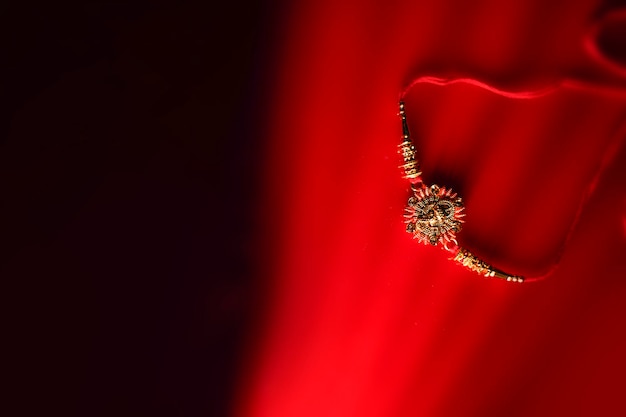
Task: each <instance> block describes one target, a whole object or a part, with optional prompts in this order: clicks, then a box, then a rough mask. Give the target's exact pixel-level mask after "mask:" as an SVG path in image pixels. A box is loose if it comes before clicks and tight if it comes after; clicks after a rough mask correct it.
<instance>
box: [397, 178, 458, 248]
mask: <svg viewBox="0 0 626 417" xmlns="http://www.w3.org/2000/svg"><path fill="white" fill-rule="evenodd" d="M463 210H465V207H463V200H462V199H461V198H460V197H458V196H457V194H456V193H455V192H453V191H452V190H451V189H446V187H439V186H438V185H431V186H430V187H426V186H425V185H422V186H421V187H420V188H413V195H412V196H411V197H409V200H408V201H407V207H406V209H405V212H406V213H405V215H404V218H405V220H404V222H405V223H406V231H407V232H408V233H412V234H413V238H414V239H417V240H418V242H420V243H429V244H431V245H437V244H440V245H442V246H443V247H444V249H446V250H448V251H449V250H450V249H451V248H453V247H454V246H458V243H457V241H456V233H457V232H459V231H461V223H463V217H465V214H464V213H463ZM452 245H454V246H452Z"/></svg>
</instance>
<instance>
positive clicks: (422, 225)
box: [399, 102, 524, 282]
mask: <svg viewBox="0 0 626 417" xmlns="http://www.w3.org/2000/svg"><path fill="white" fill-rule="evenodd" d="M400 117H401V119H402V143H401V144H400V145H399V148H400V150H399V152H400V153H401V154H402V157H403V164H402V165H401V166H400V168H402V169H403V171H404V178H406V179H407V180H409V182H410V183H411V189H412V195H411V196H410V197H409V199H408V201H407V207H406V208H405V214H404V222H405V223H406V231H407V233H410V234H412V235H413V238H414V239H417V241H418V242H420V243H423V244H426V245H433V246H440V247H441V248H443V249H445V250H446V251H447V252H450V253H452V254H454V256H453V257H452V258H451V260H453V261H455V262H456V263H457V264H459V265H462V266H464V267H465V268H467V269H469V270H471V271H474V272H476V273H478V274H481V275H484V276H486V277H495V278H501V279H505V280H507V281H511V282H524V278H523V277H520V276H516V275H510V274H506V273H504V272H502V271H499V270H497V269H495V268H493V267H491V266H490V265H488V264H487V263H486V262H484V261H482V260H480V259H479V258H478V257H476V255H474V254H472V253H471V252H470V251H468V250H467V249H463V248H461V247H459V244H458V242H457V240H456V234H457V233H458V232H460V231H461V227H462V224H463V223H464V220H463V217H465V213H464V212H463V211H464V210H465V207H464V206H463V200H462V199H461V197H459V196H458V195H457V193H455V192H453V191H452V189H449V188H446V187H443V186H441V187H440V186H438V185H436V184H433V185H431V186H430V187H428V186H426V185H425V184H424V183H423V182H422V179H421V175H422V173H421V171H420V168H419V163H418V161H417V158H416V151H415V146H414V145H413V142H412V141H411V138H410V135H409V127H408V124H407V121H406V115H405V112H404V103H403V102H400Z"/></svg>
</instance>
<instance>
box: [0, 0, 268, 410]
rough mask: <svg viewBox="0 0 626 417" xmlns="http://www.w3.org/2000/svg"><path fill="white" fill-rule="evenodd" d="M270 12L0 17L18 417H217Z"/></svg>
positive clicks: (0, 151) (248, 296) (169, 10)
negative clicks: (23, 416) (47, 416)
mask: <svg viewBox="0 0 626 417" xmlns="http://www.w3.org/2000/svg"><path fill="white" fill-rule="evenodd" d="M272 13H273V12H272V11H271V10H269V7H268V5H267V2H264V1H263V0H249V1H244V2H243V3H242V2H236V3H233V2H219V3H217V4H216V3H215V2H197V3H189V2H173V1H172V2H149V1H132V2H117V1H115V2H104V1H100V2H76V3H57V2H47V3H43V4H32V3H25V2H10V3H8V4H7V3H3V5H2V6H0V31H1V32H2V34H1V36H0V53H1V56H2V65H1V66H0V69H1V71H2V77H1V81H0V91H1V94H0V190H1V194H0V195H1V197H0V199H1V200H0V201H1V209H2V216H1V220H0V222H1V224H0V230H1V232H0V236H1V238H0V245H1V248H2V256H1V259H0V270H1V274H2V280H3V282H4V283H5V284H6V286H5V289H4V291H3V293H4V296H5V297H6V298H7V300H6V302H5V303H4V306H5V308H6V312H5V317H6V318H7V326H6V329H7V330H8V331H7V333H5V335H4V338H5V340H6V341H7V342H8V347H9V352H10V353H9V354H8V356H7V357H8V358H9V365H10V366H9V369H10V372H9V374H8V375H6V377H7V378H8V381H9V385H10V391H9V395H10V397H12V398H13V399H14V401H15V406H16V410H15V411H14V412H11V415H15V416H18V415H29V416H30V415H63V416H74V415H76V416H94V417H95V416H127V415H128V416H225V415H228V412H229V408H230V402H231V396H232V393H233V388H234V380H235V377H236V368H237V362H238V358H239V355H240V353H241V348H242V341H243V340H244V337H245V335H246V334H247V330H248V327H249V325H250V318H251V316H252V314H253V311H254V310H255V306H256V305H257V303H258V301H259V298H260V296H259V291H257V290H258V287H259V282H258V279H257V278H256V276H255V266H254V251H253V247H252V241H253V231H254V230H255V227H256V226H255V224H254V222H255V221H256V218H255V216H254V213H253V211H252V210H253V208H252V204H253V202H254V200H255V199H256V197H257V195H256V194H257V192H258V184H257V181H258V178H259V176H258V175H257V171H258V169H259V162H260V161H259V160H258V158H257V157H256V155H257V154H258V153H259V152H260V150H261V149H262V145H263V138H264V137H263V128H262V126H263V113H262V111H261V110H260V109H262V108H263V106H262V104H261V103H262V100H263V96H264V94H265V93H266V91H265V88H266V87H265V80H266V78H267V73H266V71H265V68H266V67H267V65H268V62H269V60H270V58H268V57H269V56H270V55H271V54H272V50H271V47H270V43H271V34H270V33H269V31H268V28H269V27H271V22H270V20H271V16H272Z"/></svg>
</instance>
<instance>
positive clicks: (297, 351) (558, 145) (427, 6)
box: [235, 0, 626, 417]
mask: <svg viewBox="0 0 626 417" xmlns="http://www.w3.org/2000/svg"><path fill="white" fill-rule="evenodd" d="M625 15H626V14H625V13H624V12H622V11H621V10H620V9H619V8H617V6H614V5H611V4H602V3H600V2H598V1H591V0H590V1H577V2H563V3H556V2H544V1H539V0H536V1H518V2H498V1H481V2H466V1H436V2H435V1H433V2H427V1H423V2H411V1H395V2H375V1H368V0H366V1H359V2H340V3H337V2H335V1H328V0H326V1H324V0H322V1H320V0H316V1H309V0H303V1H300V2H298V3H297V4H296V5H294V6H292V7H291V8H290V9H289V10H288V11H286V12H285V13H284V15H283V21H284V27H283V28H282V29H281V30H280V31H279V33H280V34H281V36H279V38H281V39H282V41H283V43H282V45H281V48H280V53H279V54H278V55H279V57H280V58H279V60H278V61H277V64H276V68H275V73H276V77H275V82H274V85H275V95H274V96H273V98H272V101H271V102H270V105H271V107H270V113H271V117H270V141H269V145H268V148H267V153H266V155H264V158H265V161H266V164H265V167H266V171H265V173H264V175H265V176H264V181H265V182H264V183H265V188H264V204H263V206H262V207H263V208H262V210H261V211H260V214H259V221H260V222H261V223H262V224H263V233H262V236H261V238H262V242H263V247H264V252H263V253H262V254H263V257H264V259H266V263H265V265H264V267H265V270H264V272H265V274H266V276H267V283H268V301H267V309H266V311H265V315H264V316H263V317H261V318H260V319H259V323H258V329H257V330H258V331H257V332H256V336H255V337H254V338H253V340H252V341H251V343H250V347H249V356H248V358H247V360H246V362H245V364H244V366H243V367H242V373H241V382H240V390H239V393H238V396H237V411H236V413H235V414H236V415H237V416H240V417H292V416H298V417H309V416H311V417H320V416H324V417H334V416H337V417H340V416H341V417H346V416H355V417H356V416H358V417H378V416H380V417H383V416H385V417H395V416H397V417H405V416H461V415H462V416H522V415H524V416H526V415H528V416H555V415H568V416H575V415H626V405H625V403H624V402H623V388H624V382H623V381H624V377H625V375H626V358H625V356H624V352H626V332H625V331H624V330H625V327H624V326H625V325H624V323H625V321H624V320H625V319H626V263H625V261H624V253H626V196H625V194H624V179H625V178H626V149H625V148H624V146H623V143H624V140H625V138H626V130H625V129H626V55H624V52H623V51H624V50H626V39H624V36H623V30H621V29H620V28H622V27H623V25H622V24H624V22H626V18H625V17H624V16H625ZM620 45H621V47H620ZM412 82H414V84H412V86H411V88H410V89H409V90H407V93H406V97H405V99H406V109H407V118H408V121H409V124H410V128H411V132H412V135H413V139H414V141H415V143H416V146H417V148H418V152H419V157H420V160H421V165H422V170H423V173H424V179H425V181H426V183H428V184H430V183H433V182H436V183H438V184H440V185H447V186H452V187H453V188H454V190H455V191H457V192H459V193H460V194H461V195H462V196H463V197H464V200H465V202H466V213H467V217H466V224H465V228H464V230H463V231H462V232H460V234H459V240H460V243H461V244H462V245H463V246H466V247H468V248H470V249H471V250H472V251H474V252H475V253H477V254H479V255H481V256H482V257H483V258H484V259H485V260H487V261H489V262H490V263H492V264H493V265H495V266H497V267H500V268H501V269H504V270H507V271H510V272H513V273H519V274H524V275H529V276H533V277H541V278H542V279H540V280H537V281H536V282H529V283H524V284H521V285H520V284H511V283H507V282H503V281H500V280H495V279H486V278H483V277H480V276H478V275H476V274H473V273H471V272H468V271H466V270H464V269H462V268H460V267H458V266H456V265H454V264H453V263H451V262H450V261H448V259H447V258H448V257H449V255H448V254H447V253H444V252H443V251H441V250H440V249H438V248H432V247H426V246H422V245H418V244H417V242H416V241H414V240H412V239H411V236H410V235H408V234H407V233H405V231H404V225H403V218H402V214H403V207H404V204H405V201H406V198H407V197H408V195H409V194H408V193H409V187H408V183H407V182H406V181H405V180H403V179H402V178H401V172H400V170H399V169H398V165H399V164H400V158H399V156H398V155H397V153H396V152H397V144H398V143H399V142H400V134H401V130H400V121H399V119H398V118H397V116H396V113H397V101H398V98H399V95H400V93H401V92H402V91H404V89H405V88H407V86H409V85H411V83H412Z"/></svg>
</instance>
